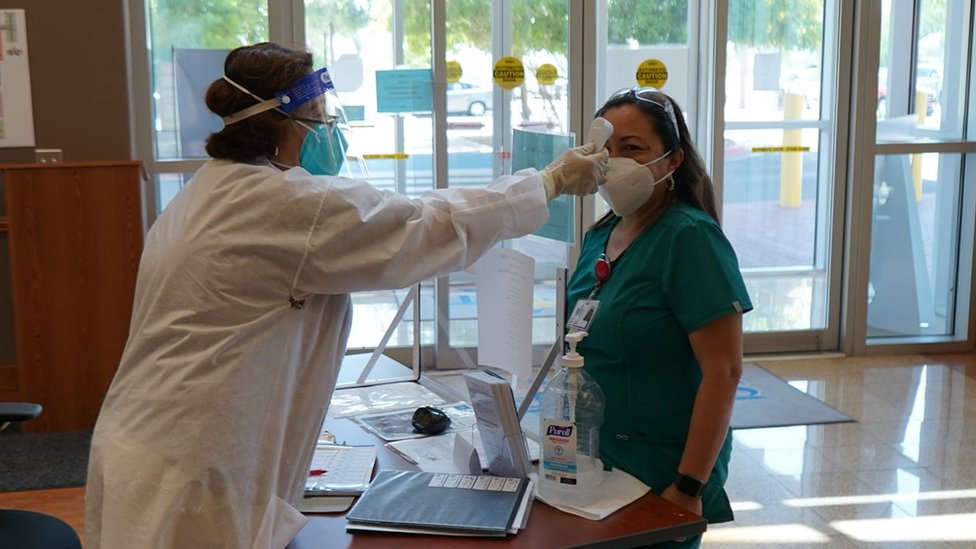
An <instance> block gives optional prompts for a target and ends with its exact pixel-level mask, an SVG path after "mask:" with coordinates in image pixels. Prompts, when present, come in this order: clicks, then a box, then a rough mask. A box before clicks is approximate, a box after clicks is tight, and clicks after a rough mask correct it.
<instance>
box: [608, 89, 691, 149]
mask: <svg viewBox="0 0 976 549" xmlns="http://www.w3.org/2000/svg"><path fill="white" fill-rule="evenodd" d="M622 97H633V98H634V99H635V100H636V101H641V102H644V103H650V104H651V105H655V106H657V107H658V108H660V109H662V110H664V112H665V113H667V115H668V119H669V120H671V127H673V128H674V135H675V137H676V138H677V139H679V140H680V139H681V131H680V130H678V117H677V115H675V114H674V103H672V102H671V99H670V98H669V97H668V96H667V95H665V94H664V92H662V91H661V90H659V89H657V88H653V87H650V86H646V87H640V86H634V87H633V88H624V89H622V90H618V91H615V92H614V93H613V94H611V95H610V98H609V99H607V101H613V100H615V99H620V98H622Z"/></svg>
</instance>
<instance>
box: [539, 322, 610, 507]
mask: <svg viewBox="0 0 976 549" xmlns="http://www.w3.org/2000/svg"><path fill="white" fill-rule="evenodd" d="M584 337H586V332H571V333H569V334H567V335H566V341H567V342H568V343H569V352H568V353H567V354H566V355H564V356H563V357H562V369H561V370H560V371H559V373H558V374H556V376H555V377H553V378H552V380H551V381H550V382H549V384H548V385H547V386H546V389H545V391H543V393H542V397H541V399H540V403H539V415H540V417H541V422H542V424H541V430H540V433H541V434H542V457H541V459H540V460H539V495H540V496H541V497H542V499H543V501H546V502H549V503H553V504H565V505H571V506H574V507H585V506H587V505H589V504H591V503H593V502H595V501H597V500H599V499H600V497H602V495H603V492H602V483H603V478H604V473H603V462H602V461H601V460H600V452H599V448H600V445H599V443H600V425H602V424H603V407H604V403H605V399H604V396H603V390H602V389H600V386H599V385H598V384H597V382H596V380H594V379H593V377H592V376H590V374H588V373H586V372H585V371H583V357H582V356H580V354H579V353H577V352H576V344H577V343H579V341H580V340H581V339H583V338H584Z"/></svg>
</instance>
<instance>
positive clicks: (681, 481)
mask: <svg viewBox="0 0 976 549" xmlns="http://www.w3.org/2000/svg"><path fill="white" fill-rule="evenodd" d="M674 487H675V488H677V489H678V491H679V492H681V493H682V494H684V495H686V496H691V497H693V498H700V497H701V495H702V492H704V491H705V483H704V482H702V481H700V480H698V479H697V478H695V477H690V476H688V475H686V474H683V473H678V476H677V477H675V479H674Z"/></svg>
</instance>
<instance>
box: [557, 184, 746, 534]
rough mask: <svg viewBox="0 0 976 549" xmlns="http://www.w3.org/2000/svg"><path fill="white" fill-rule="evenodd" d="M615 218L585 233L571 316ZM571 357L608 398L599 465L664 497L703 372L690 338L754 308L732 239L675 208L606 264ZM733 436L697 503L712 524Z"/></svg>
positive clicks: (726, 509)
mask: <svg viewBox="0 0 976 549" xmlns="http://www.w3.org/2000/svg"><path fill="white" fill-rule="evenodd" d="M618 222H619V218H613V219H611V220H609V221H608V222H607V223H604V224H602V225H599V226H595V227H593V228H592V229H590V230H589V231H588V232H587V234H586V236H585V238H584V240H583V247H582V250H581V252H580V258H579V262H578V263H577V267H576V270H575V271H574V273H573V276H572V277H571V279H570V282H569V286H568V289H567V312H569V313H571V312H572V310H573V308H574V307H575V305H576V301H577V300H579V299H587V298H588V296H589V295H590V293H591V292H592V291H593V288H594V287H595V285H596V282H597V279H596V275H595V274H594V270H593V268H594V265H595V264H596V260H597V258H598V257H599V256H600V254H602V253H604V250H605V249H606V244H607V240H608V238H609V237H610V232H611V230H612V229H613V227H615V226H616V224H617V223H618ZM593 299H596V300H599V302H600V305H599V308H598V309H597V312H596V314H595V315H594V316H593V318H592V321H591V323H590V325H589V329H588V330H587V331H588V336H587V337H586V338H585V339H583V341H581V342H580V343H579V344H578V345H577V350H578V351H579V353H580V354H581V355H583V358H584V360H585V368H586V371H587V372H589V373H590V374H592V375H593V377H594V378H596V380H597V382H598V383H599V384H600V387H601V388H602V389H603V392H604V394H605V395H606V411H605V419H604V422H603V426H602V427H601V428H600V457H601V458H602V459H603V462H604V464H605V465H607V466H613V467H616V468H619V469H623V470H624V471H627V472H628V473H630V474H632V475H634V476H636V477H637V478H639V479H640V480H641V481H642V482H644V483H645V484H647V485H648V486H650V487H651V489H652V490H653V491H654V492H656V493H658V494H660V493H661V492H663V491H664V490H665V489H666V488H667V487H668V486H669V485H670V484H671V483H672V482H673V481H674V478H675V475H676V474H677V472H678V464H679V463H680V461H681V454H682V452H683V450H684V446H685V440H686V439H687V437H688V427H689V424H690V422H691V411H692V406H693V405H694V401H695V394H696V392H697V390H698V385H699V384H700V383H701V378H702V374H701V368H700V366H699V364H698V361H697V360H695V356H694V353H693V352H692V348H691V343H690V341H689V340H688V334H689V333H691V332H694V331H695V330H698V329H699V328H701V327H703V326H705V325H706V324H708V323H710V322H712V321H713V320H716V319H718V318H721V317H723V316H726V315H728V314H732V313H736V312H741V313H744V312H748V311H750V310H752V303H751V302H750V301H749V295H748V293H747V291H746V287H745V284H744V282H743V280H742V274H741V273H740V271H739V264H738V260H737V258H736V256H735V252H734V251H733V249H732V246H731V244H730V243H729V241H728V239H727V238H726V237H725V235H724V234H723V233H722V229H721V228H720V227H719V226H718V224H717V223H716V222H715V221H714V220H713V219H712V218H711V217H709V216H708V214H706V213H704V212H702V211H700V210H698V209H697V208H694V207H692V206H690V205H688V204H686V203H683V202H678V203H675V204H674V205H673V206H672V207H671V208H670V209H668V210H667V211H666V212H665V213H664V214H663V215H662V216H661V217H660V219H658V220H657V221H656V222H655V223H654V224H652V225H651V226H649V227H648V228H646V229H645V230H644V231H643V232H642V233H641V234H640V235H638V236H637V238H636V239H635V240H634V241H633V242H632V243H631V244H630V246H628V248H627V249H626V250H625V251H624V252H623V254H621V255H620V256H619V257H618V258H617V259H616V260H614V261H613V263H612V265H611V271H610V277H609V278H608V279H606V281H605V282H604V283H603V286H602V287H601V288H600V289H599V290H598V291H597V292H596V294H595V295H594V297H593ZM731 441H732V438H731V431H730V433H729V435H727V436H726V439H725V443H724V445H723V446H722V449H721V451H720V453H719V455H718V459H717V460H716V463H715V467H714V468H713V470H712V473H711V476H710V477H709V479H708V482H707V485H706V487H705V493H704V495H703V500H702V504H703V513H702V514H703V516H704V517H705V518H707V519H708V520H709V521H710V522H725V521H730V520H732V519H733V517H732V509H731V507H730V505H729V500H728V497H727V496H726V494H725V489H724V487H723V486H724V484H725V479H726V478H727V477H728V463H729V457H730V454H731V450H732V442H731Z"/></svg>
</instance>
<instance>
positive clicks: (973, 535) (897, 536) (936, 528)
mask: <svg viewBox="0 0 976 549" xmlns="http://www.w3.org/2000/svg"><path fill="white" fill-rule="evenodd" d="M974 524H976V513H967V514H958V515H934V516H927V517H903V518H889V519H869V520H841V521H836V522H832V523H830V525H831V526H832V527H834V528H836V529H837V531H838V532H841V533H843V534H844V535H846V536H847V537H849V538H852V539H856V540H859V541H868V542H887V541H892V542H910V541H974V542H976V528H974V527H973V525H974Z"/></svg>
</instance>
